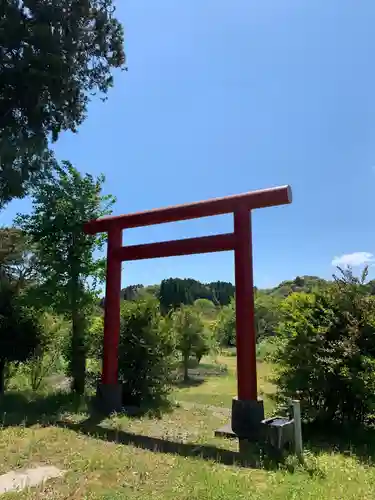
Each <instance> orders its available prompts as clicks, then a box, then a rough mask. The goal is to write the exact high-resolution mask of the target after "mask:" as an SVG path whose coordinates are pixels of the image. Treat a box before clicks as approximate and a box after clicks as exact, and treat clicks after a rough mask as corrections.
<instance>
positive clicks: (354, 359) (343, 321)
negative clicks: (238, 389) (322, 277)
mask: <svg viewBox="0 0 375 500" xmlns="http://www.w3.org/2000/svg"><path fill="white" fill-rule="evenodd" d="M364 279H365V275H364V276H363V278H362V279H360V280H359V279H357V278H355V277H353V275H352V273H351V271H350V270H349V271H342V276H341V277H340V278H335V281H334V284H333V285H332V286H331V287H330V288H328V289H327V290H326V291H320V292H315V293H312V294H305V293H294V294H292V295H290V296H289V297H288V298H287V299H286V300H285V302H284V303H283V305H282V311H283V320H282V322H281V324H280V327H279V334H280V336H281V339H282V342H283V343H282V347H280V348H279V349H278V352H277V355H276V359H277V361H278V367H279V368H278V374H277V379H276V381H277V384H278V387H279V393H278V395H279V400H280V401H282V402H285V401H286V399H287V398H290V397H298V398H299V399H301V404H302V409H303V413H304V416H305V417H306V418H308V419H309V420H319V421H322V420H323V421H330V422H331V421H336V422H340V423H342V422H344V421H350V422H356V423H364V422H366V421H368V419H369V417H371V415H372V414H373V413H374V411H375V301H374V298H372V297H370V296H369V295H368V294H367V291H366V287H365V285H364Z"/></svg>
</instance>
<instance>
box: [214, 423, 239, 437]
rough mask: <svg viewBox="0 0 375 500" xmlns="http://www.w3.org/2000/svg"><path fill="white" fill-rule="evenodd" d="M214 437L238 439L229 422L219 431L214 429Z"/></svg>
mask: <svg viewBox="0 0 375 500" xmlns="http://www.w3.org/2000/svg"><path fill="white" fill-rule="evenodd" d="M215 437H225V438H228V439H236V438H238V436H237V434H236V433H235V432H234V431H233V429H232V424H231V422H229V423H227V424H225V425H223V426H222V427H220V429H216V431H215Z"/></svg>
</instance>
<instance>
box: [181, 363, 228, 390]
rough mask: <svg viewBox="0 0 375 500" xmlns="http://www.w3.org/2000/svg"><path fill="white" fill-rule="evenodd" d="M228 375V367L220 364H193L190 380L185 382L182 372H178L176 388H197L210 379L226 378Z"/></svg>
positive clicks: (190, 370)
mask: <svg viewBox="0 0 375 500" xmlns="http://www.w3.org/2000/svg"><path fill="white" fill-rule="evenodd" d="M227 375H228V367H227V366H226V365H220V364H218V363H214V364H209V363H199V364H198V363H196V362H193V363H191V366H190V368H189V379H188V380H183V377H182V370H181V369H180V370H178V372H177V374H176V381H175V382H174V384H173V385H174V386H176V387H181V388H183V387H197V386H199V385H202V384H203V383H204V382H206V380H207V379H208V378H209V377H224V376H227Z"/></svg>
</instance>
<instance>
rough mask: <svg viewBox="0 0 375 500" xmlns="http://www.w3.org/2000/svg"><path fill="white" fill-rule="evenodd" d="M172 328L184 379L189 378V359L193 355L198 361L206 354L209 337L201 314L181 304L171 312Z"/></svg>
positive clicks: (208, 347) (209, 343) (208, 348)
mask: <svg viewBox="0 0 375 500" xmlns="http://www.w3.org/2000/svg"><path fill="white" fill-rule="evenodd" d="M171 319H172V323H171V326H172V330H173V332H174V334H175V335H176V347H177V350H178V351H179V352H180V353H181V356H182V365H183V370H184V380H185V381H187V380H188V379H189V372H188V368H189V360H190V358H191V357H192V356H195V357H196V358H197V360H198V361H200V359H201V358H202V356H204V355H205V354H208V352H209V351H210V348H211V342H210V341H211V337H210V335H209V331H208V330H207V329H205V327H204V323H203V321H202V318H201V315H200V314H199V312H198V311H197V310H196V309H194V308H193V307H189V306H181V307H180V308H179V309H177V310H176V311H174V312H173V314H172V317H171Z"/></svg>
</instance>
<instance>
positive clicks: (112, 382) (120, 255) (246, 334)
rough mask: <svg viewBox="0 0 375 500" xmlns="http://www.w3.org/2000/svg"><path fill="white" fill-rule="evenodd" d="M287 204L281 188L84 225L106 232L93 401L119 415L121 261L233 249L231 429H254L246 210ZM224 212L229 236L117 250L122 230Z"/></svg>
mask: <svg viewBox="0 0 375 500" xmlns="http://www.w3.org/2000/svg"><path fill="white" fill-rule="evenodd" d="M291 201H292V194H291V188H290V187H289V186H282V187H276V188H271V189H263V190H258V191H251V192H248V193H244V194H240V195H235V196H228V197H224V198H216V199H212V200H207V201H201V202H197V203H190V204H185V205H177V206H174V207H167V208H161V209H156V210H149V211H146V212H138V213H132V214H127V215H120V216H114V217H103V218H101V219H96V220H92V221H89V222H87V223H86V224H85V225H84V231H85V233H87V234H96V233H103V232H106V233H108V248H107V274H106V296H105V312H104V350H103V369H102V377H101V384H100V386H99V388H98V396H99V397H100V399H101V401H102V404H103V406H104V407H105V408H106V409H107V410H118V409H119V408H120V407H121V406H122V394H121V387H120V386H119V384H118V344H119V331H120V292H121V262H122V261H130V260H141V259H151V258H156V257H172V256H177V255H191V254H198V253H209V252H220V251H227V250H234V259H235V285H236V343H237V389H238V392H237V394H238V399H237V398H236V399H235V400H234V403H233V412H232V427H233V430H234V431H235V432H236V433H237V434H239V435H240V434H241V433H242V434H244V432H245V433H248V430H247V431H246V430H245V427H246V428H247V429H248V427H249V423H251V424H252V425H254V424H257V423H259V422H260V420H262V418H263V416H264V411H263V403H262V402H261V401H258V399H257V373H256V338H255V323H254V291H253V289H254V287H253V264H252V239H251V210H254V209H256V208H265V207H271V206H276V205H284V204H288V203H291ZM227 213H233V214H234V231H233V232H232V233H228V234H219V235H216V236H205V237H200V238H189V239H183V240H175V241H165V242H161V243H151V244H142V245H132V246H124V247H123V246H122V231H123V229H129V228H134V227H142V226H150V225H154V224H163V223H166V222H176V221H181V220H188V219H197V218H200V217H207V216H213V215H219V214H227ZM249 420H250V421H252V422H249Z"/></svg>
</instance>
